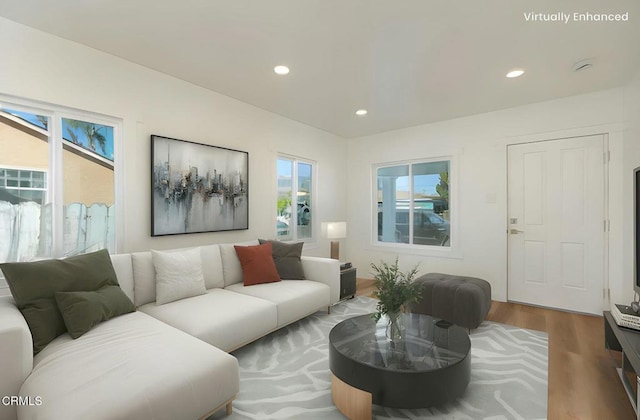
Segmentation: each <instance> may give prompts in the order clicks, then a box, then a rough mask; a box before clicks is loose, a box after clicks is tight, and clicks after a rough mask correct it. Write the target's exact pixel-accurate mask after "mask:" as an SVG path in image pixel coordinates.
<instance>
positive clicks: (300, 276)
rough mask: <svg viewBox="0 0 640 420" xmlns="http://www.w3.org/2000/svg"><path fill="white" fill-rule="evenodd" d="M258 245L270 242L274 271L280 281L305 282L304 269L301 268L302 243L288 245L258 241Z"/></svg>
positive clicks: (263, 240)
mask: <svg viewBox="0 0 640 420" xmlns="http://www.w3.org/2000/svg"><path fill="white" fill-rule="evenodd" d="M258 241H259V242H260V244H265V243H267V242H271V244H272V247H273V248H272V251H271V256H272V257H273V261H274V262H275V264H276V270H278V274H279V275H280V278H281V279H282V280H305V279H306V278H305V276H304V269H303V268H302V260H300V257H301V256H302V247H303V246H304V242H296V243H292V244H288V243H285V242H279V241H267V240H265V239H258Z"/></svg>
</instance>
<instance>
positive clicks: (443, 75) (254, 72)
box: [0, 0, 640, 138]
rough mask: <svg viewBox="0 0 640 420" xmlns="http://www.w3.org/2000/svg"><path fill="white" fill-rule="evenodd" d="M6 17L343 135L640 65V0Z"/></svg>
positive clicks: (608, 83) (13, 1) (103, 0)
mask: <svg viewBox="0 0 640 420" xmlns="http://www.w3.org/2000/svg"><path fill="white" fill-rule="evenodd" d="M601 4H604V6H602V5H601ZM528 12H534V13H557V12H565V13H569V14H572V13H573V12H590V13H603V12H606V13H625V12H628V13H629V21H628V22H609V23H605V22H569V23H568V24H565V23H558V22H527V21H526V19H525V16H524V13H528ZM0 16H3V17H6V18H8V19H10V20H14V21H16V22H19V23H23V24H25V25H28V26H31V27H34V28H38V29H41V30H43V31H45V32H49V33H51V34H54V35H57V36H60V37H62V38H66V39H70V40H73V41H76V42H79V43H81V44H85V45H88V46H90V47H93V48H96V49H98V50H102V51H105V52H108V53H110V54H113V55H116V56H118V57H122V58H124V59H126V60H129V61H132V62H135V63H138V64H141V65H143V66H146V67H149V68H152V69H155V70H158V71H161V72H163V73H166V74H170V75H173V76H175V77H177V78H180V79H183V80H186V81H189V82H191V83H194V84H196V85H199V86H202V87H205V88H207V89H211V90H213V91H216V92H219V93H222V94H225V95H228V96H231V97H233V98H237V99H239V100H241V101H243V102H247V103H249V104H253V105H255V106H258V107H260V108H263V109H266V110H269V111H272V112H275V113H277V114H280V115H283V116H286V117H289V118H291V119H293V120H297V121H300V122H303V123H305V124H308V125H311V126H314V127H318V128H321V129H323V130H326V131H328V132H331V133H334V134H338V135H340V136H343V137H346V138H350V137H357V136H362V135H369V134H374V133H379V132H383V131H388V130H393V129H398V128H402V127H408V126H413V125H419V124H424V123H429V122H434V121H440V120H445V119H450V118H454V117H460V116H465V115H471V114H477V113H481V112H487V111H492V110H497V109H503V108H509V107H512V106H516V105H522V104H527V103H533V102H538V101H542V100H548V99H553V98H559V97H564V96H569V95H575V94H580V93H585V92H590V91H595V90H600V89H606V88H611V87H617V86H621V85H624V84H625V83H627V82H628V81H629V80H630V79H631V77H632V76H633V75H634V74H636V72H637V71H638V66H639V64H640V43H639V42H638V41H639V40H640V1H638V0H607V1H606V2H605V1H602V0H562V1H558V0H398V1H391V0H226V1H218V0H180V1H168V0H128V1H114V0H90V1H89V0H84V1H79V0H56V1H46V0H0ZM585 58H595V59H596V61H595V64H596V65H595V66H594V67H593V68H592V69H590V70H588V71H583V72H580V73H575V72H573V71H572V70H571V68H572V65H573V64H574V63H575V62H576V61H578V60H581V59H585ZM277 64H285V65H287V66H289V67H290V68H291V73H290V74H289V75H288V76H284V77H283V76H277V75H276V74H274V72H273V67H274V66H275V65H277ZM513 67H522V68H524V69H525V70H526V73H525V75H524V76H522V77H520V78H518V79H507V78H505V77H504V75H505V73H506V72H507V71H508V70H509V69H511V68H513ZM358 108H366V109H368V110H369V114H368V115H367V116H365V117H358V116H356V115H355V111H356V109H358Z"/></svg>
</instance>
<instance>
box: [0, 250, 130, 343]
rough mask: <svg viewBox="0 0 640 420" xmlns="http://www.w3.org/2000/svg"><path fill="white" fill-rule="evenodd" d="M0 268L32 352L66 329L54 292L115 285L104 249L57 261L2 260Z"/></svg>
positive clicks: (85, 289) (113, 271)
mask: <svg viewBox="0 0 640 420" xmlns="http://www.w3.org/2000/svg"><path fill="white" fill-rule="evenodd" d="M0 269H2V272H3V273H4V277H5V279H6V280H7V283H8V284H9V289H10V290H11V294H12V295H13V300H15V302H16V306H17V307H18V309H20V312H22V316H24V318H25V320H26V321H27V324H28V325H29V329H30V330H31V336H32V337H33V353H34V354H37V353H39V352H40V350H42V349H43V348H44V347H45V346H46V345H47V344H49V343H50V342H51V341H52V340H53V339H54V338H56V337H57V336H59V335H61V334H64V333H65V332H66V331H67V329H66V327H65V325H64V321H63V319H62V315H61V314H60V311H59V310H58V305H57V304H56V301H55V297H54V295H55V293H56V292H75V291H93V290H97V289H99V288H101V287H102V286H106V285H112V286H117V285H118V280H117V278H116V273H115V270H114V269H113V265H111V257H109V252H108V251H107V250H106V249H103V250H100V251H96V252H92V253H89V254H82V255H76V256H73V257H69V258H64V259H59V260H43V261H33V262H20V263H4V264H0Z"/></svg>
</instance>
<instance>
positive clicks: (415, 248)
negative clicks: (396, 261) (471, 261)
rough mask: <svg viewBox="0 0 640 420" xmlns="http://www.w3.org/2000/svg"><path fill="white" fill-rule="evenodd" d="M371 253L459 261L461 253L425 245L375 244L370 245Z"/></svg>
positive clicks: (454, 248)
mask: <svg viewBox="0 0 640 420" xmlns="http://www.w3.org/2000/svg"><path fill="white" fill-rule="evenodd" d="M369 249H370V250H371V251H384V252H394V253H397V254H403V255H419V256H421V257H433V258H449V259H456V260H461V259H462V258H463V257H462V252H460V250H459V249H457V248H456V247H438V246H427V245H409V244H396V243H385V242H375V243H372V244H370V247H369Z"/></svg>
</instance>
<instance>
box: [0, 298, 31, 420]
mask: <svg viewBox="0 0 640 420" xmlns="http://www.w3.org/2000/svg"><path fill="white" fill-rule="evenodd" d="M32 369H33V342H32V339H31V332H30V331H29V327H28V326H27V322H26V321H25V320H24V317H23V316H22V314H21V313H20V311H19V310H18V308H17V307H16V305H15V304H14V303H13V299H12V298H11V297H10V296H3V297H0V372H2V373H1V374H0V398H4V397H11V396H17V395H18V393H19V391H20V387H21V386H22V383H23V382H24V380H25V379H26V378H27V376H29V373H31V370H32ZM16 417H17V407H16V405H12V404H3V403H2V401H0V420H15V419H16Z"/></svg>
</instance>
